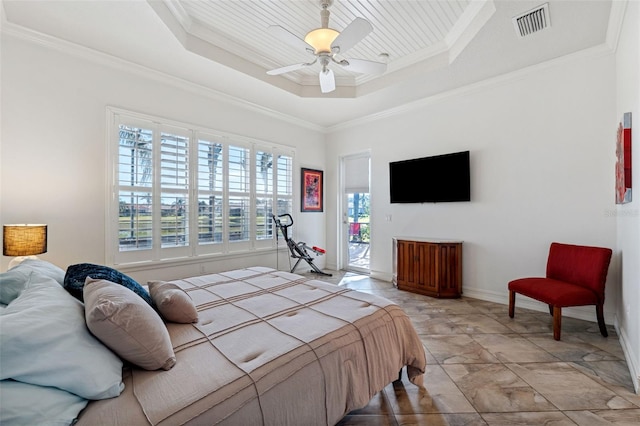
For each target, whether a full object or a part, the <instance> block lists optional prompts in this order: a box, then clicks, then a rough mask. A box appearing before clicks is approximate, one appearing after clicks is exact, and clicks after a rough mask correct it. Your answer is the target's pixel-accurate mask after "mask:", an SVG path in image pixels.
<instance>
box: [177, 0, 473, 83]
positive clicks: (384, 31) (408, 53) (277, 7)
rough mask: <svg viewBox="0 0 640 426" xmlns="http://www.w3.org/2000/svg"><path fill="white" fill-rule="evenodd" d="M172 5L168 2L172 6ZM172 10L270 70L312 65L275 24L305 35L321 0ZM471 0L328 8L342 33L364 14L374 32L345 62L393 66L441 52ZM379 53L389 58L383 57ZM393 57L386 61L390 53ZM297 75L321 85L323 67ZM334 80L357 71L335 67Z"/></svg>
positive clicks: (197, 0)
mask: <svg viewBox="0 0 640 426" xmlns="http://www.w3.org/2000/svg"><path fill="white" fill-rule="evenodd" d="M169 1H170V0H166V1H165V3H166V4H169ZM170 3H171V4H170V6H171V7H170V10H172V13H173V15H174V17H175V18H176V19H177V20H178V21H179V22H180V24H181V25H182V27H183V28H184V29H185V31H186V32H187V33H189V34H191V35H194V36H196V37H198V38H200V39H203V40H205V41H207V42H209V43H211V44H213V45H215V46H217V47H220V48H222V49H225V50H227V51H229V52H232V53H234V54H235V55H237V56H240V57H241V58H243V59H245V60H247V61H250V62H252V63H254V64H256V65H258V66H260V67H262V68H264V69H265V70H268V69H272V68H278V67H282V66H286V65H291V64H296V63H301V62H308V61H309V60H310V59H312V58H313V57H312V56H311V55H310V54H309V53H306V52H299V51H296V50H295V49H294V48H292V47H290V46H288V45H286V44H284V43H282V42H281V41H279V40H277V39H274V38H273V37H272V36H270V35H269V34H268V32H267V27H268V26H270V25H280V26H282V27H284V28H285V29H287V30H289V31H290V32H292V33H293V34H295V35H297V36H298V37H300V38H304V36H305V34H306V33H307V32H309V31H310V30H312V29H315V28H318V27H320V26H321V25H320V11H321V5H320V2H319V1H318V0H269V1H266V0H209V1H203V0H174V1H171V2H170ZM471 3H472V2H471V1H470V0H454V1H451V0H446V1H431V0H430V1H416V0H377V1H373V0H371V1H363V0H335V2H334V3H333V5H331V7H330V8H329V11H330V12H331V16H330V18H329V27H330V28H334V29H336V30H338V31H341V30H343V29H344V28H345V27H346V26H347V25H348V24H349V23H350V22H351V21H353V19H355V18H356V17H361V18H364V19H366V20H368V21H369V22H371V24H372V25H373V28H374V29H373V32H372V33H371V34H369V35H368V36H367V37H366V38H365V39H364V40H362V41H361V42H360V43H358V44H357V45H356V46H355V47H353V48H352V49H351V50H349V51H348V52H347V53H346V54H345V55H344V56H343V57H346V58H349V57H350V58H358V59H368V60H373V61H380V62H387V63H388V64H389V65H390V67H391V66H395V67H394V68H395V69H399V68H402V67H404V66H408V65H411V64H413V63H416V62H419V61H421V60H424V59H425V58H428V57H429V56H430V55H432V54H434V53H438V52H440V51H442V49H443V46H444V44H446V37H447V36H448V35H450V34H451V32H452V30H453V29H454V27H455V26H456V24H457V23H458V26H460V25H461V23H460V22H462V21H464V19H462V18H463V17H464V14H465V11H467V15H468V14H469V11H468V9H469V8H470V5H471ZM381 54H383V55H382V56H381ZM384 54H386V55H388V58H387V57H386V56H384ZM318 67H319V65H318V66H317V67H309V68H306V69H303V70H300V71H297V72H296V73H295V74H296V76H294V77H295V78H297V79H298V81H304V80H305V78H306V77H308V78H312V79H313V80H314V81H315V80H317V74H318V69H317V68H318ZM334 72H335V73H336V76H338V77H339V76H350V75H353V74H352V73H350V72H348V71H346V70H343V69H340V67H334Z"/></svg>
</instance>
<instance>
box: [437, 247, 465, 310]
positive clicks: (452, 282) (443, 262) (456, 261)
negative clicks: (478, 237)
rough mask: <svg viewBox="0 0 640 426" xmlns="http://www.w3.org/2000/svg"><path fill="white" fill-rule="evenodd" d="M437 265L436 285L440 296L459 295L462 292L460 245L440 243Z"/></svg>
mask: <svg viewBox="0 0 640 426" xmlns="http://www.w3.org/2000/svg"><path fill="white" fill-rule="evenodd" d="M439 250H440V256H439V259H438V265H437V268H436V269H437V270H438V272H437V275H438V287H439V293H440V295H441V296H442V297H459V296H460V293H461V292H462V245H461V244H440V246H439Z"/></svg>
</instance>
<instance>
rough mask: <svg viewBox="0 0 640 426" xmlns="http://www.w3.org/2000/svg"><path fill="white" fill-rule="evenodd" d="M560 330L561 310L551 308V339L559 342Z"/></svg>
mask: <svg viewBox="0 0 640 426" xmlns="http://www.w3.org/2000/svg"><path fill="white" fill-rule="evenodd" d="M561 328H562V308H561V307H560V306H554V307H553V338H554V339H555V340H560V330H561Z"/></svg>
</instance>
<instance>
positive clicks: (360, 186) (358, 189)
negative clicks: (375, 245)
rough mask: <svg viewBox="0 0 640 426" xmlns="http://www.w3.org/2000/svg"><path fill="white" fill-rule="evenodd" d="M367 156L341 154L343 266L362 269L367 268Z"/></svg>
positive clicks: (368, 220) (369, 247) (368, 204)
mask: <svg viewBox="0 0 640 426" xmlns="http://www.w3.org/2000/svg"><path fill="white" fill-rule="evenodd" d="M369 157H370V156H369V153H363V154H357V155H353V156H349V157H344V158H343V177H344V179H343V181H344V193H343V197H342V199H343V206H342V223H343V227H342V242H343V243H342V247H343V250H342V251H343V253H344V256H343V259H344V261H343V269H347V270H352V271H356V272H363V273H369V271H370V257H369V256H370V249H371V228H370V221H371V202H370V197H369V161H370V158H369Z"/></svg>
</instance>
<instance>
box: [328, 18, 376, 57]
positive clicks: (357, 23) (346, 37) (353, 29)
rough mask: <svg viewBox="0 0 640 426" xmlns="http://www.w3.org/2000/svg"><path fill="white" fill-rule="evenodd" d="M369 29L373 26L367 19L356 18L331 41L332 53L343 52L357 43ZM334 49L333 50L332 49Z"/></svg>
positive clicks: (371, 29)
mask: <svg viewBox="0 0 640 426" xmlns="http://www.w3.org/2000/svg"><path fill="white" fill-rule="evenodd" d="M371 31H373V26H372V25H371V23H370V22H369V21H367V20H366V19H363V18H356V19H354V20H353V21H351V23H350V24H349V25H347V27H346V28H345V29H344V30H342V32H341V33H340V34H339V35H338V37H336V39H335V40H334V41H333V43H331V51H332V52H333V53H342V54H344V53H345V52H346V51H347V50H349V49H351V48H352V47H353V46H355V45H356V44H358V43H359V42H360V40H362V39H363V38H365V37H366V36H367V35H368V34H369V33H370V32H371ZM334 49H335V50H334Z"/></svg>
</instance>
